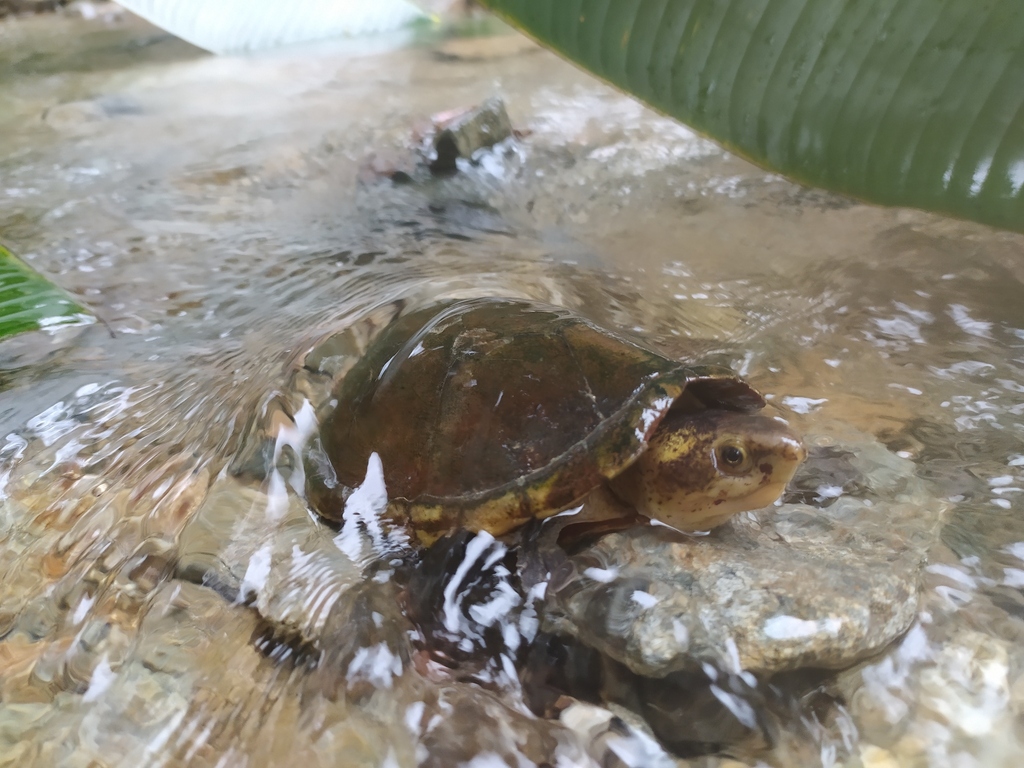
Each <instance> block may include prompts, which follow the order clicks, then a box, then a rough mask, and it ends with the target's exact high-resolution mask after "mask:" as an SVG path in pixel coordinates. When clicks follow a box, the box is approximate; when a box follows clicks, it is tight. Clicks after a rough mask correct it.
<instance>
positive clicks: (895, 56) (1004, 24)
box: [481, 0, 1024, 231]
mask: <svg viewBox="0 0 1024 768" xmlns="http://www.w3.org/2000/svg"><path fill="white" fill-rule="evenodd" d="M481 2H482V4H483V5H484V6H486V7H488V8H490V9H491V10H492V11H494V12H495V13H497V14H498V15H500V16H502V17H503V18H504V19H505V20H506V21H508V22H509V23H511V24H512V25H514V26H516V27H518V28H519V29H521V30H522V31H524V32H526V33H527V34H528V35H530V36H531V37H533V38H535V39H536V40H538V41H539V42H540V43H542V44H544V45H546V46H548V47H549V48H551V49H553V50H555V51H556V52H558V53H560V54H562V55H564V56H565V57H567V58H569V59H571V60H572V61H575V62H577V63H578V64H580V65H581V66H583V67H584V68H586V69H588V70H590V71H591V72H593V73H594V74H596V75H597V76H598V77H601V78H603V79H605V80H607V81H608V82H610V83H612V84H614V85H616V86H618V87H619V88H622V89H623V90H625V91H628V92H629V93H632V94H634V95H635V96H637V97H639V98H640V99H641V100H643V101H645V102H646V103H648V104H649V105H651V106H653V107H654V108H656V109H658V110H660V111H662V112H664V113H666V114H668V115H671V116H673V117H675V118H677V119H679V120H681V121H682V122H684V123H686V124H687V125H690V126H692V127H693V128H695V129H696V130H698V131H700V132H701V133H704V134H706V135H708V136H710V137H712V138H714V139H715V140H717V141H719V142H720V143H722V144H723V145H725V146H726V147H728V148H729V149H730V150H732V151H735V152H736V153H738V154H740V155H743V156H745V157H747V158H748V159H750V160H752V161H754V162H755V163H757V164H759V165H761V166H764V167H766V168H770V169H772V170H775V171H778V172H781V173H783V174H786V175H787V176H790V177H792V178H794V179H797V180H799V181H801V182H804V183H807V184H811V185H816V186H821V187H826V188H828V189H832V190H837V191H839V192H844V193H846V194H849V195H853V196H855V197H859V198H862V199H864V200H868V201H871V202H876V203H884V204H888V205H905V206H912V207H917V208H925V209H928V210H933V211H940V212H943V213H948V214H952V215H954V216H960V217H964V218H969V219H974V220H976V221H981V222H985V223H988V224H993V225H996V226H1000V227H1006V228H1009V229H1015V230H1018V231H1024V2H1021V0H481Z"/></svg>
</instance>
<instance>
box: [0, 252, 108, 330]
mask: <svg viewBox="0 0 1024 768" xmlns="http://www.w3.org/2000/svg"><path fill="white" fill-rule="evenodd" d="M93 321H94V320H93V318H92V316H91V315H89V314H87V313H86V311H85V310H84V309H82V307H80V306H78V305H77V304H76V303H75V302H74V301H72V299H71V298H70V297H69V296H68V295H67V294H66V293H64V291H62V290H61V289H60V288H58V287H57V286H55V285H53V284H52V283H50V282H49V281H47V280H46V279H45V278H44V277H43V276H42V275H40V274H39V273H38V272H36V271H35V270H33V269H31V268H30V267H28V266H27V265H26V264H25V263H24V262H22V261H21V260H20V259H19V258H18V257H16V256H15V255H14V254H13V253H11V252H10V251H8V250H7V249H6V248H4V247H3V246H2V245H0V339H4V338H7V337H8V336H14V335H15V334H18V333H24V332H25V331H35V330H39V329H47V330H49V329H53V328H62V327H66V326H69V325H85V324H88V323H91V322H93Z"/></svg>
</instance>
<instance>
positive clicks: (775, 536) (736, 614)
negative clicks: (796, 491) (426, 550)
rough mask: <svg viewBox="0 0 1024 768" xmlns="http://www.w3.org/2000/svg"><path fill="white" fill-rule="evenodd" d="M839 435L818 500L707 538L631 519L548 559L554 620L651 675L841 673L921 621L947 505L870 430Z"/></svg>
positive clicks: (813, 468)
mask: <svg viewBox="0 0 1024 768" xmlns="http://www.w3.org/2000/svg"><path fill="white" fill-rule="evenodd" d="M826 434H827V433H826ZM844 438H845V442H844V443H842V444H834V445H826V446H821V445H819V446H818V449H819V453H820V454H821V455H823V456H825V457H826V459H827V457H829V456H831V457H833V458H835V457H838V459H836V460H835V461H831V462H830V461H828V460H821V461H815V460H814V457H813V455H812V459H811V460H810V461H809V462H808V467H807V469H806V470H804V471H803V473H802V474H801V476H800V477H798V479H797V482H796V485H797V486H798V487H804V488H814V487H819V486H820V487H822V489H823V491H822V492H823V493H825V494H826V497H825V498H822V497H819V498H818V501H817V502H816V504H817V506H812V505H811V504H808V503H786V504H783V505H781V506H780V507H777V508H775V509H773V510H770V511H768V512H763V513H759V514H757V515H743V516H740V517H739V519H737V520H734V521H733V522H732V523H731V524H728V525H725V526H723V527H722V528H720V529H718V530H716V531H713V532H712V533H711V534H709V535H707V536H685V535H682V534H678V533H676V532H673V531H670V530H668V529H665V528H659V527H640V528H635V529H631V530H627V531H624V532H620V533H613V534H609V535H607V536H604V537H603V538H601V539H600V540H599V541H597V542H596V543H594V544H592V545H590V546H587V547H585V548H584V549H582V550H581V551H579V552H577V553H576V554H573V555H572V556H571V557H569V558H568V559H567V560H565V561H564V562H562V563H560V564H557V563H553V562H549V563H548V564H547V565H548V567H549V568H551V571H552V575H551V577H550V582H549V584H548V598H549V600H548V605H547V610H548V614H547V618H546V620H545V629H547V630H549V631H553V632H556V633H561V634H563V635H567V636H571V637H574V638H577V639H578V640H579V641H581V642H583V643H584V644H586V645H589V646H592V647H593V648H595V649H597V650H599V651H600V652H602V653H604V654H607V655H608V656H609V657H610V658H612V659H614V660H616V661H618V662H621V663H622V664H625V665H626V666H627V667H628V668H629V669H630V670H632V671H633V672H634V673H636V674H639V675H644V676H651V677H663V676H665V675H667V674H669V673H672V672H676V671H683V670H695V669H699V668H700V667H701V665H703V664H705V663H711V664H713V665H715V666H717V667H718V668H721V669H726V670H736V671H738V670H740V669H743V670H749V671H752V672H755V673H760V674H767V675H771V674H774V673H778V672H783V671H786V670H793V669H797V668H803V667H814V668H824V669H842V668H845V667H849V666H850V665H852V664H854V663H855V662H857V661H858V660H860V659H863V658H865V657H867V656H870V655H872V654H874V653H877V652H878V651H880V650H882V649H883V648H885V647H886V646H887V645H888V644H889V643H891V642H892V641H893V640H894V639H896V638H897V637H899V636H900V635H901V634H902V633H903V632H905V631H906V629H907V628H908V627H909V626H910V624H911V622H912V621H913V619H914V616H915V611H916V609H917V604H918V584H919V579H920V576H921V572H922V567H923V563H924V553H925V549H926V547H927V544H928V543H929V542H930V541H933V540H934V537H935V535H936V532H937V528H938V521H939V519H940V517H941V513H942V510H943V509H944V506H943V505H942V503H940V502H938V501H936V500H934V499H933V498H932V497H931V496H930V495H929V494H928V493H927V491H926V489H925V487H924V485H923V484H922V483H921V482H919V481H918V480H917V479H916V478H915V476H914V465H913V464H912V463H911V462H909V461H906V460H903V459H900V458H899V457H897V456H895V455H893V454H891V453H889V452H888V451H887V450H886V449H885V448H884V446H882V445H881V444H879V443H877V442H876V441H874V439H873V438H871V437H869V436H867V435H864V434H862V433H856V432H853V431H852V430H849V429H848V430H847V432H846V434H845V435H844ZM851 441H856V442H851ZM808 442H809V444H811V445H812V446H814V445H815V442H816V438H815V436H814V435H811V436H809V439H808ZM817 442H819V443H821V442H834V441H833V440H825V439H822V440H820V441H817ZM824 449H827V450H824ZM812 450H813V449H812ZM815 472H818V473H821V477H820V478H815V477H814V476H813V475H814V473H815ZM808 473H810V474H808ZM839 475H842V476H841V477H840V476H839ZM833 488H835V489H837V490H835V491H832V490H830V489H833ZM846 489H849V490H850V492H849V493H847V491H846ZM832 494H834V495H832ZM826 501H827V502H828V506H825V503H824V502H826ZM552 527H554V526H552ZM548 535H550V534H548ZM555 559H556V560H557V558H555ZM552 565H553V566H554V567H553V568H552V567H551V566H552ZM526 581H527V582H528V581H529V579H527V580H526Z"/></svg>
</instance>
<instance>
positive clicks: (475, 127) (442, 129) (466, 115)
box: [430, 97, 512, 174]
mask: <svg viewBox="0 0 1024 768" xmlns="http://www.w3.org/2000/svg"><path fill="white" fill-rule="evenodd" d="M435 122H436V123H438V124H439V126H438V131H437V134H436V135H435V137H434V141H433V158H432V160H431V162H430V170H431V172H433V173H435V174H444V173H452V172H453V171H455V170H456V164H455V161H456V160H457V159H458V158H460V157H461V158H465V159H467V160H468V159H470V158H472V157H473V154H474V153H475V152H477V150H481V149H487V148H490V147H493V146H494V145H495V144H497V143H498V142H501V141H504V140H505V139H507V138H509V137H510V136H512V122H511V120H509V117H508V113H507V112H506V111H505V104H504V102H502V100H501V99H499V98H497V97H494V98H490V99H487V101H485V102H483V103H482V104H480V105H479V106H477V107H474V108H472V109H469V110H467V111H465V112H462V113H458V114H456V115H454V116H448V115H445V116H443V117H441V118H435Z"/></svg>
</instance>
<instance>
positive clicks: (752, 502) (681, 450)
mask: <svg viewBox="0 0 1024 768" xmlns="http://www.w3.org/2000/svg"><path fill="white" fill-rule="evenodd" d="M806 455H807V452H806V450H805V448H804V446H803V443H802V442H801V440H800V438H799V437H798V436H797V435H796V434H795V433H794V432H793V431H792V430H791V429H790V428H789V427H788V426H786V424H785V423H783V422H782V421H781V420H779V419H774V418H771V417H769V416H765V415H763V414H757V413H755V414H751V413H739V412H736V411H726V410H719V409H709V410H705V411H699V412H697V413H686V412H669V414H668V415H667V416H666V417H665V419H664V420H663V421H662V423H661V425H659V427H658V429H657V430H656V431H655V433H654V435H653V436H652V438H651V440H650V443H649V445H648V446H647V450H646V451H644V453H643V454H641V455H640V457H639V458H638V459H637V460H636V461H635V462H634V463H633V464H632V465H631V466H630V467H629V468H628V469H627V470H626V471H625V472H624V473H622V475H620V476H619V477H617V478H615V479H614V480H612V482H611V485H612V490H613V491H615V493H616V494H617V495H619V496H620V497H621V498H622V499H623V500H625V501H627V502H630V503H631V504H633V505H634V506H635V507H636V509H637V511H638V512H640V513H641V514H643V515H646V516H647V517H650V518H653V519H655V520H659V521H661V522H663V523H666V524H667V525H670V526H672V527H673V528H677V529H679V530H683V531H706V530H710V529H711V528H714V527H715V526H718V525H721V524H722V523H724V522H725V521H726V520H728V519H729V518H730V517H732V516H733V515H735V514H736V513H738V512H746V511H748V510H752V509H760V508H761V507H767V506H768V505H770V504H772V503H774V502H775V501H776V500H777V499H778V498H779V497H780V496H781V495H782V492H783V491H784V490H785V488H786V485H787V484H788V483H789V481H790V480H791V479H792V477H793V474H794V473H795V472H796V469H797V467H798V466H800V463H801V462H802V461H803V460H804V458H805V457H806Z"/></svg>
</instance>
